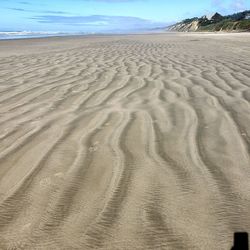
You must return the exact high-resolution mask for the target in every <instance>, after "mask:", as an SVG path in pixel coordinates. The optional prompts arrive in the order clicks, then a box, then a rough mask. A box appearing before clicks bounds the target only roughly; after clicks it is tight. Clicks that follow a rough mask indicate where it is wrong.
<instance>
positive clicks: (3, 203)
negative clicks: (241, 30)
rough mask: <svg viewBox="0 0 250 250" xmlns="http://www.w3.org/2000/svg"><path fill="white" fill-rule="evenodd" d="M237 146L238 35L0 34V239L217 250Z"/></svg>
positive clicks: (239, 154) (246, 124)
mask: <svg viewBox="0 0 250 250" xmlns="http://www.w3.org/2000/svg"><path fill="white" fill-rule="evenodd" d="M249 156H250V35H249V34H234V35H232V34H230V35H215V34H213V35H204V34H195V35H190V34H166V35H164V34H161V35H157V34H154V35H133V36H132V35H131V36H107V37H104V36H103V37H92V38H91V37H86V38H84V37H82V38H81V37H76V38H50V39H31V40H20V41H1V42H0V249H25V250H26V249H28V250H31V249H32V250H33V249H65V250H66V249H67V250H68V249H125V250H127V249H129V250H130V249H131V250H132V249H153V250H154V249H192V250H193V249H202V250H203V249H204V250H206V249H207V250H211V249H218V250H221V249H230V247H231V246H232V242H233V233H234V232H235V231H249V232H250V160H249Z"/></svg>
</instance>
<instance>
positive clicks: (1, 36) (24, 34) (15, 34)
mask: <svg viewBox="0 0 250 250" xmlns="http://www.w3.org/2000/svg"><path fill="white" fill-rule="evenodd" d="M91 34H94V33H86V32H78V33H73V32H47V31H46V32H44V31H38V32H33V31H0V40H8V39H25V38H42V37H55V36H74V35H91Z"/></svg>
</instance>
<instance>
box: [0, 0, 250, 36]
mask: <svg viewBox="0 0 250 250" xmlns="http://www.w3.org/2000/svg"><path fill="white" fill-rule="evenodd" d="M246 9H250V0H0V11H1V15H0V31H59V32H60V31H61V32H105V31H106V32H107V31H108V32H110V31H132V30H143V29H151V28H157V27H164V26H168V25H170V24H173V23H175V22H177V21H180V20H183V19H185V18H191V17H194V16H198V17H199V16H203V15H205V14H211V13H213V12H216V11H217V12H219V13H221V14H224V15H225V14H231V13H234V12H239V11H242V10H246Z"/></svg>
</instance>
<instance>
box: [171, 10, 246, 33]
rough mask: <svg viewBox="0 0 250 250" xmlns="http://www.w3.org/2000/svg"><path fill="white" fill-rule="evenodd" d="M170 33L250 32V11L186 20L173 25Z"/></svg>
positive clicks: (216, 14)
mask: <svg viewBox="0 0 250 250" xmlns="http://www.w3.org/2000/svg"><path fill="white" fill-rule="evenodd" d="M167 29H168V30H169V31H180V32H191V31H250V10H248V11H243V12H239V13H235V14H232V15H228V16H222V15H220V14H219V13H217V12H216V13H214V14H212V15H210V16H202V17H200V18H198V17H194V18H190V19H185V20H183V21H182V22H179V23H177V24H174V25H171V26H169V27H168V28H167Z"/></svg>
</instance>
